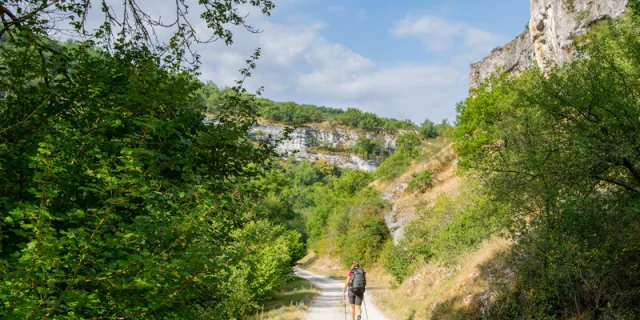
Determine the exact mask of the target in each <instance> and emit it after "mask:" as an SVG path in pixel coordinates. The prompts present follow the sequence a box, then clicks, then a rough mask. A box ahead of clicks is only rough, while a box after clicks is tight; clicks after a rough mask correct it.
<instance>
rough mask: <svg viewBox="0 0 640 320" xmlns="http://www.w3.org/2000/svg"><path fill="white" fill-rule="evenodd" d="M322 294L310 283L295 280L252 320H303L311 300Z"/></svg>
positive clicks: (298, 279) (266, 304)
mask: <svg viewBox="0 0 640 320" xmlns="http://www.w3.org/2000/svg"><path fill="white" fill-rule="evenodd" d="M318 294H320V290H319V289H318V288H316V287H315V286H314V285H313V284H312V283H311V282H310V281H308V280H304V279H300V278H295V279H293V280H292V281H290V282H289V283H287V285H286V286H285V287H284V288H283V289H282V291H281V292H280V293H279V294H278V295H277V296H276V297H275V298H274V299H273V300H272V301H269V302H267V303H265V305H264V307H263V309H262V310H261V311H260V312H258V313H257V314H255V315H254V316H253V317H250V318H249V319H251V320H302V319H304V318H305V315H306V313H307V309H308V306H309V304H310V303H311V300H313V298H314V297H315V296H316V295H318Z"/></svg>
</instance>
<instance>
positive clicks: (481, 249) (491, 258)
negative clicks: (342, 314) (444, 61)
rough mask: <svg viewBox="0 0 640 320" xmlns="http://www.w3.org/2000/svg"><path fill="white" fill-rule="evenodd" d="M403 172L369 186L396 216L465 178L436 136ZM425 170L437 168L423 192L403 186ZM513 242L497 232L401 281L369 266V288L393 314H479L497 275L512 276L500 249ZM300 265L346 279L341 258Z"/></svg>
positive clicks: (451, 192) (452, 190)
mask: <svg viewBox="0 0 640 320" xmlns="http://www.w3.org/2000/svg"><path fill="white" fill-rule="evenodd" d="M423 154H424V155H425V156H423V157H419V158H418V159H416V161H414V162H413V163H412V165H411V166H410V167H409V168H408V169H407V170H406V172H405V173H404V174H402V175H401V176H400V177H398V178H396V179H394V180H392V181H387V182H380V181H375V182H373V183H372V184H371V185H372V186H373V187H374V188H376V189H378V190H379V191H380V192H381V193H382V194H383V195H386V196H387V197H388V198H391V202H392V203H393V204H395V206H396V212H398V218H401V217H402V218H410V219H411V218H413V217H414V212H415V208H416V207H419V206H429V205H432V204H433V202H434V201H436V200H437V199H438V198H439V197H441V196H448V197H456V196H457V195H458V190H459V188H460V187H461V186H462V185H464V179H466V178H464V177H459V176H457V175H456V170H457V165H456V163H457V161H456V155H455V153H454V151H453V149H452V148H451V146H450V145H449V144H448V142H446V141H443V140H436V141H432V144H431V145H429V146H428V147H427V148H426V150H425V151H424V152H423ZM425 169H431V170H434V171H436V172H438V174H437V176H436V179H437V180H436V183H435V186H434V187H433V188H431V189H430V190H429V191H427V192H425V193H424V194H420V193H408V192H405V191H402V190H403V189H402V185H404V184H406V183H407V182H408V181H409V179H410V178H411V174H412V173H414V172H419V171H422V170H425ZM509 246H510V243H509V242H508V241H507V240H505V239H502V238H498V237H494V238H491V239H488V240H486V241H484V242H483V243H482V244H480V245H479V246H478V248H477V249H476V250H473V251H471V252H468V253H465V254H463V255H461V256H460V257H459V258H458V259H457V262H456V263H454V264H452V263H443V262H439V261H431V262H430V263H428V264H425V265H423V266H421V267H419V268H418V269H417V270H416V272H415V273H414V274H413V275H412V276H410V277H409V278H408V279H407V280H405V281H404V282H403V283H401V284H397V283H396V282H395V280H393V277H391V276H390V275H389V274H388V273H387V272H385V271H384V270H383V269H382V268H381V267H380V266H374V267H373V268H369V269H368V270H367V280H368V282H369V284H368V287H369V289H370V291H371V293H372V294H373V298H374V300H376V304H377V305H378V307H379V308H381V310H382V311H383V312H384V313H385V314H386V315H387V316H388V317H389V318H390V319H470V318H474V317H477V316H479V315H480V314H481V309H482V307H483V305H484V304H485V303H486V302H487V301H490V300H492V299H493V295H492V289H491V287H492V285H493V284H494V283H495V282H496V279H502V280H504V279H508V278H509V277H510V271H509V270H508V268H506V267H505V266H504V265H503V263H502V260H501V257H500V253H501V252H504V251H505V250H506V249H507V248H509ZM301 264H302V267H304V268H306V269H309V270H311V271H313V272H316V273H319V274H324V275H329V276H332V277H335V278H338V279H344V274H345V273H346V269H345V268H344V267H342V266H341V265H340V263H339V259H332V258H331V257H317V256H315V255H313V254H310V255H309V256H307V257H306V258H305V259H303V260H302V261H301Z"/></svg>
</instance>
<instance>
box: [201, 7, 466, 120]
mask: <svg viewBox="0 0 640 320" xmlns="http://www.w3.org/2000/svg"><path fill="white" fill-rule="evenodd" d="M253 24H255V25H256V26H258V27H259V28H260V29H262V30H263V32H262V33H260V34H250V33H247V32H242V30H237V31H236V32H234V36H235V40H234V44H233V45H232V46H224V45H222V44H221V43H216V44H213V45H209V46H202V47H200V48H199V52H200V53H201V54H202V56H203V66H202V78H203V80H213V81H215V82H216V83H218V84H220V85H232V84H233V81H234V80H235V79H238V78H239V76H240V75H239V73H238V72H237V70H238V69H240V68H242V67H244V60H246V58H247V57H248V56H249V55H250V54H251V53H252V52H253V50H254V49H255V48H256V47H261V48H262V56H261V58H260V60H259V61H258V63H257V65H258V67H257V69H256V70H254V71H253V74H252V77H251V78H250V79H249V80H248V82H247V87H248V89H249V90H255V89H257V87H259V86H264V87H265V92H264V96H265V97H267V98H270V99H273V100H276V101H296V102H299V103H312V104H316V105H325V106H328V107H334V108H347V107H355V108H359V109H362V110H365V111H369V112H375V113H377V114H379V115H382V116H385V117H394V118H400V119H411V120H413V121H414V122H418V123H419V122H421V121H422V120H424V118H427V117H428V118H430V119H433V120H434V121H440V120H441V119H443V118H449V119H450V120H453V119H454V117H455V103H456V102H457V101H459V100H460V99H462V98H463V97H464V95H465V93H466V79H467V73H466V71H462V70H460V69H459V68H456V67H455V66H453V65H435V64H417V63H414V64H402V63H392V64H390V65H382V64H380V63H379V62H376V61H374V60H372V59H370V58H367V57H366V56H363V55H362V54H360V53H357V52H355V51H353V50H351V49H350V48H348V47H346V46H345V45H343V44H339V43H333V42H331V41H329V40H328V39H326V38H325V37H323V36H322V34H321V33H322V31H323V27H324V25H323V24H321V23H314V22H312V21H307V23H304V24H303V23H300V24H287V25H282V24H278V23H273V22H270V21H268V20H265V19H259V20H257V21H254V22H253Z"/></svg>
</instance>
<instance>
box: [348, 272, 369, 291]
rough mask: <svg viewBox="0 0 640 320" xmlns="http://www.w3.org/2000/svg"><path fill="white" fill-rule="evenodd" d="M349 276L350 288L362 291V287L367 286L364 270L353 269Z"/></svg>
mask: <svg viewBox="0 0 640 320" xmlns="http://www.w3.org/2000/svg"><path fill="white" fill-rule="evenodd" d="M351 275H352V277H351V288H352V289H363V290H364V287H366V286H367V278H366V277H365V275H364V270H362V269H360V268H355V269H353V270H351Z"/></svg>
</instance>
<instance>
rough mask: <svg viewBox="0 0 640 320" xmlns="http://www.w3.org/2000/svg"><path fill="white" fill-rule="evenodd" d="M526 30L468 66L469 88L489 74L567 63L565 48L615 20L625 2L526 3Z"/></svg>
mask: <svg viewBox="0 0 640 320" xmlns="http://www.w3.org/2000/svg"><path fill="white" fill-rule="evenodd" d="M530 1H531V2H530V3H531V18H530V21H529V30H527V31H525V32H523V33H522V34H520V35H519V36H518V37H516V39H514V40H513V41H511V42H509V43H508V44H507V45H505V46H504V47H502V48H496V49H494V50H493V51H492V52H491V54H490V55H489V56H487V57H485V58H484V59H482V60H481V61H480V62H477V63H474V64H472V65H471V74H470V76H469V86H470V87H471V88H475V87H478V86H479V85H480V84H481V83H482V81H484V80H485V79H486V78H487V77H489V75H491V74H492V73H494V72H496V71H498V70H502V72H509V73H513V74H519V73H520V72H522V71H523V70H525V69H527V68H528V67H531V66H535V65H537V66H538V67H539V68H541V69H542V70H543V71H545V70H548V68H550V67H553V66H554V65H560V64H562V63H563V62H565V61H567V60H570V59H571V56H572V52H571V50H569V46H570V45H571V43H572V41H573V39H575V37H576V36H578V35H580V34H584V33H585V32H586V31H587V30H588V28H589V26H591V25H592V24H593V23H594V22H596V21H598V20H602V19H606V18H615V17H619V16H621V15H622V14H624V12H625V11H626V7H627V2H628V0H530Z"/></svg>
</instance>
